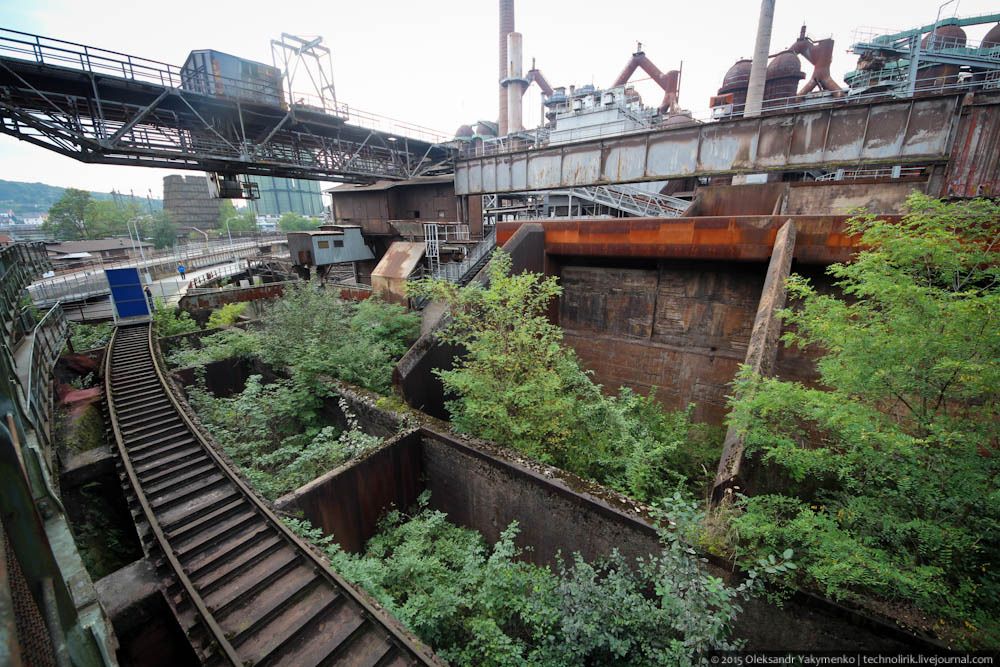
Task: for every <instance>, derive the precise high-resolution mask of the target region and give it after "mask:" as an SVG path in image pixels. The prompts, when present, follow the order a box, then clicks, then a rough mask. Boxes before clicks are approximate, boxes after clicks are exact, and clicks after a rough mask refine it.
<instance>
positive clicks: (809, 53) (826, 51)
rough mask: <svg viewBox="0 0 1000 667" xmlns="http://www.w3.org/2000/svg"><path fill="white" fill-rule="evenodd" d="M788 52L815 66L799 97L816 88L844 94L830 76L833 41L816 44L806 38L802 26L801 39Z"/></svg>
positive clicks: (820, 41) (826, 40) (823, 40)
mask: <svg viewBox="0 0 1000 667" xmlns="http://www.w3.org/2000/svg"><path fill="white" fill-rule="evenodd" d="M788 50H789V51H791V52H792V53H795V54H797V55H800V56H802V57H803V58H805V59H806V60H808V61H809V62H810V63H811V64H812V66H813V73H812V76H811V77H809V80H808V81H806V84H805V85H804V86H803V87H802V90H800V91H799V95H806V94H808V93H811V92H812V91H813V90H815V89H816V88H819V89H820V90H825V91H829V92H833V93H842V92H843V88H841V87H840V85H839V84H838V83H837V82H836V81H834V80H833V77H832V76H831V75H830V63H832V62H833V40H832V39H829V38H828V39H821V40H819V41H818V42H814V41H812V40H811V39H809V38H808V37H806V27H805V26H802V31H801V32H800V33H799V38H798V39H797V40H795V43H794V44H792V46H791V47H790V48H789V49H788Z"/></svg>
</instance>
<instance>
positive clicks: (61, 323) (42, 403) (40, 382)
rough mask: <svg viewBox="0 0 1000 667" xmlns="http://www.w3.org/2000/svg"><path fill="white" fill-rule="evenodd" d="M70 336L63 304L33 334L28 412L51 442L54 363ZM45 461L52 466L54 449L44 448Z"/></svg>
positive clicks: (40, 322) (39, 429)
mask: <svg viewBox="0 0 1000 667" xmlns="http://www.w3.org/2000/svg"><path fill="white" fill-rule="evenodd" d="M68 336H69V323H68V322H67V321H66V315H65V313H63V309H62V306H61V305H60V304H58V303H57V304H56V305H54V306H52V308H50V309H49V311H48V312H47V313H45V315H44V316H43V317H42V319H40V320H39V321H38V325H37V326H35V329H34V331H33V332H32V336H31V367H30V368H29V370H28V387H27V400H28V414H29V415H30V419H31V421H32V423H33V424H34V426H35V431H36V432H37V433H38V434H39V435H41V436H42V437H43V438H44V439H45V441H46V444H49V440H50V438H51V433H52V412H53V405H52V394H53V392H52V366H53V365H54V364H55V362H56V360H57V359H58V358H59V355H60V354H61V353H62V349H63V347H65V346H66V338H67V337H68ZM44 451H45V454H46V457H47V458H48V459H49V460H48V461H46V463H48V465H49V467H50V469H51V468H52V464H53V461H52V460H51V457H52V456H53V453H52V452H53V449H52V448H51V447H46V448H45V449H44Z"/></svg>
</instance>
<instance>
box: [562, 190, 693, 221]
mask: <svg viewBox="0 0 1000 667" xmlns="http://www.w3.org/2000/svg"><path fill="white" fill-rule="evenodd" d="M552 194H568V195H571V196H573V197H575V198H579V199H582V200H586V201H589V202H593V203H595V204H600V205H602V206H607V207H609V208H613V209H616V210H618V211H623V212H625V213H630V214H632V215H635V216H639V217H654V218H675V217H678V216H680V215H683V213H684V211H686V210H687V209H688V207H689V206H690V205H691V202H689V201H687V200H686V199H680V198H679V197H671V196H670V195H661V194H659V193H655V192H646V191H645V190H641V189H639V188H637V187H635V186H631V185H626V184H616V185H592V186H586V187H579V188H571V189H568V190H553V191H552Z"/></svg>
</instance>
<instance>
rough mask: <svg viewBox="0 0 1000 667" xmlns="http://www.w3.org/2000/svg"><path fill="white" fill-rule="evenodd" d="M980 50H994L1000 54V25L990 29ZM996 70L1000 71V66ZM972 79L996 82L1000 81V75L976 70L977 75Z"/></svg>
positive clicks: (994, 72)
mask: <svg viewBox="0 0 1000 667" xmlns="http://www.w3.org/2000/svg"><path fill="white" fill-rule="evenodd" d="M980 48H981V49H983V50H986V49H994V50H995V51H996V53H997V54H1000V23H997V24H996V25H995V26H993V27H992V28H990V31H989V32H988V33H986V36H985V37H983V41H982V43H981V44H980ZM996 69H1000V66H997V68H996ZM972 78H973V80H974V81H986V80H992V81H993V82H996V81H998V80H1000V74H998V73H997V72H996V71H995V70H994V71H993V72H992V73H991V72H990V71H989V70H976V75H975V76H974V77H972Z"/></svg>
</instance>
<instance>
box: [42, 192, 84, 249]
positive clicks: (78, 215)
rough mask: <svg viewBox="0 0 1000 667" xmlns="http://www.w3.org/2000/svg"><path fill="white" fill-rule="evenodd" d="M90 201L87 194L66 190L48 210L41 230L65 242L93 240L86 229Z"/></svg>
mask: <svg viewBox="0 0 1000 667" xmlns="http://www.w3.org/2000/svg"><path fill="white" fill-rule="evenodd" d="M90 201H91V200H90V193H89V192H86V191H84V190H77V189H76V188H67V189H66V191H65V192H64V193H63V195H62V197H60V198H59V201H57V202H56V203H55V204H53V205H52V208H50V209H49V217H48V219H47V220H46V221H45V223H44V224H43V225H42V229H44V230H45V231H46V232H48V233H49V234H52V235H54V236H55V237H56V238H59V239H63V240H67V241H74V240H78V239H87V238H94V237H92V236H90V234H89V230H88V229H87V216H86V213H87V206H88V205H89V204H90Z"/></svg>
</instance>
